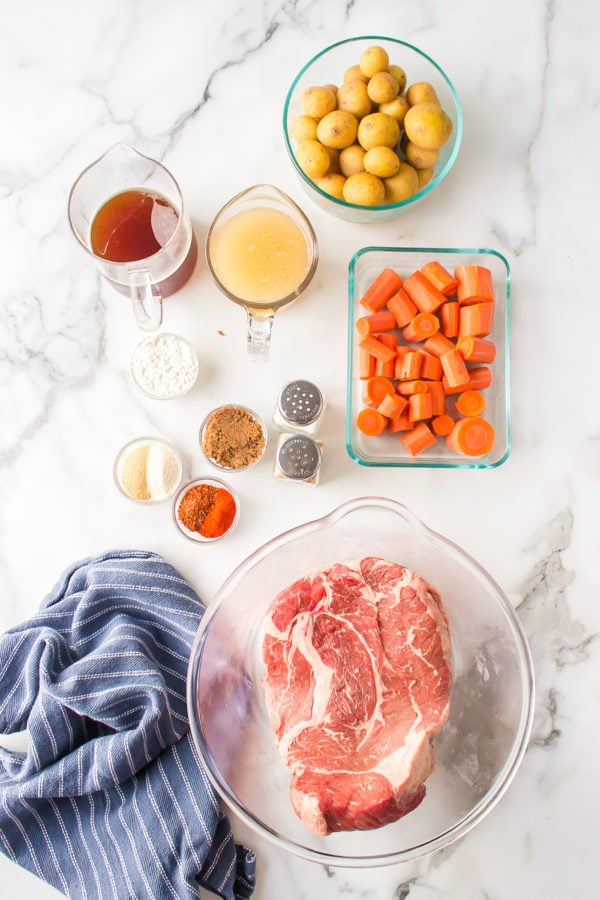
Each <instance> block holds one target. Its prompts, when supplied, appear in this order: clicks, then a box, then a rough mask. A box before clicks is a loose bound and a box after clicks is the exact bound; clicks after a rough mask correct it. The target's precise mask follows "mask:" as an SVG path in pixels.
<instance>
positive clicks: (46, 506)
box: [0, 0, 600, 900]
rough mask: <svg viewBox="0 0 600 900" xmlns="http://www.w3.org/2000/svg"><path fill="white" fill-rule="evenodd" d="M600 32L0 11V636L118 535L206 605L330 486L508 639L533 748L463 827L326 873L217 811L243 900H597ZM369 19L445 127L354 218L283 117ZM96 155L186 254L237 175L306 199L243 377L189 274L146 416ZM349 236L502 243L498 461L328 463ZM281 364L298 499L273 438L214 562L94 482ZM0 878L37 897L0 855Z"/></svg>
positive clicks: (475, 20)
mask: <svg viewBox="0 0 600 900" xmlns="http://www.w3.org/2000/svg"><path fill="white" fill-rule="evenodd" d="M599 27H600V7H599V6H598V4H597V3H594V2H593V0H580V2H579V3H578V4H576V6H575V7H574V6H573V4H569V3H567V2H566V0H552V2H550V0H532V2H530V3H523V2H522V0H505V2H504V3H502V4H492V3H490V2H483V3H481V2H478V0H457V2H455V3H452V4H447V3H443V2H442V0H429V2H426V3H423V2H420V0H405V2H403V3H399V4H395V5H394V4H390V3H389V2H384V0H354V2H351V3H348V2H338V0H328V2H327V3H307V2H302V0H298V2H288V3H280V2H276V0H273V2H271V0H270V2H266V3H265V2H257V0H247V2H245V3H244V4H237V3H234V2H233V0H221V2H219V3H215V2H212V0H210V2H205V3H202V4H200V3H196V2H192V0H176V2H173V3H169V4H166V3H160V2H152V0H147V2H143V3H136V2H132V0H125V2H123V0H106V2H105V3H103V4H95V5H91V4H85V3H80V2H75V0H54V2H53V3H51V4H50V3H48V4H44V3H42V2H41V0H22V2H20V3H18V4H12V3H11V4H9V3H6V2H5V3H3V4H2V31H1V33H0V42H1V45H2V54H1V60H0V109H1V110H2V119H3V122H2V140H1V141H0V234H1V247H2V277H1V279H0V302H1V310H2V311H1V325H0V422H1V423H2V424H1V427H0V491H1V496H2V504H1V512H0V628H7V627H9V626H11V625H13V624H15V623H17V622H19V621H21V620H22V619H23V618H25V617H27V616H29V615H30V614H31V613H33V612H34V610H35V609H36V608H37V606H38V604H39V602H40V600H41V598H42V596H43V595H44V594H45V593H46V591H47V590H49V588H50V586H51V585H52V584H53V583H54V581H55V579H56V578H57V576H58V574H59V573H60V571H61V570H62V569H63V567H65V566H66V565H67V564H69V563H70V562H71V561H73V560H75V559H79V558H81V557H84V556H88V555H91V554H95V553H97V552H101V551H103V550H105V549H108V548H110V547H117V546H118V547H139V548H147V549H151V550H156V551H158V552H160V553H162V554H163V555H164V556H166V557H167V558H168V559H169V560H170V561H171V562H172V563H174V564H175V565H176V566H178V567H179V568H180V570H181V571H182V572H183V573H184V574H185V575H186V576H187V577H189V579H190V580H191V581H192V583H193V584H194V585H195V586H196V588H197V590H198V591H199V592H200V593H201V595H202V596H204V597H205V598H206V600H210V599H211V597H212V596H213V594H214V593H215V591H216V589H217V588H218V586H219V585H220V583H221V582H222V581H223V580H224V578H225V577H226V576H227V575H228V574H229V572H230V571H231V570H232V569H233V568H234V567H235V566H236V565H237V564H238V563H239V562H240V561H241V560H242V559H244V558H245V557H246V556H247V555H248V554H249V553H250V552H252V551H253V550H254V549H255V548H257V547H258V546H259V545H261V544H262V543H263V542H264V541H266V540H268V539H270V538H271V537H273V536H275V535H276V534H278V533H280V532H281V531H283V530H285V529H287V528H289V527H292V526H294V525H296V524H299V523H301V522H303V521H306V520H308V519H312V518H315V517H318V516H321V515H324V514H326V513H328V512H329V511H331V510H332V509H333V508H334V507H335V506H337V505H338V504H339V503H340V502H342V501H344V500H346V499H349V498H351V497H356V496H361V495H368V494H380V495H386V496H389V497H392V498H395V499H398V500H400V501H402V502H404V503H406V504H407V505H408V506H409V507H410V508H411V509H412V510H413V511H414V512H415V513H416V514H417V515H418V516H420V517H421V518H422V519H423V520H424V521H425V522H426V523H427V524H428V525H430V526H431V527H433V528H434V529H436V530H437V531H439V532H441V533H442V534H444V535H445V536H447V537H448V538H450V539H451V540H453V541H455V542H457V543H458V544H460V545H462V546H463V547H464V548H465V549H466V550H467V551H468V552H469V553H470V554H472V556H474V557H475V558H476V559H477V560H478V561H479V562H480V563H481V564H482V565H483V566H484V567H485V568H487V569H488V571H489V572H490V573H491V574H492V576H493V577H494V578H495V579H496V580H497V581H498V582H499V584H500V585H501V586H502V588H503V589H504V591H505V592H506V594H507V595H508V597H509V598H510V600H511V602H512V603H513V604H514V606H515V607H516V608H517V610H518V613H519V616H520V618H521V621H522V623H523V625H524V627H525V630H526V632H527V635H528V637H529V640H530V644H531V650H532V654H533V658H534V665H535V671H536V680H537V703H536V716H535V722H534V728H533V734H532V739H531V743H530V746H529V749H528V751H527V753H526V755H525V758H524V761H523V764H522V766H521V769H520V771H519V773H518V774H517V777H516V779H515V781H514V782H513V784H512V785H511V787H510V790H509V791H508V793H507V794H506V796H505V797H504V798H503V799H502V800H501V802H500V803H499V805H498V806H497V807H496V808H495V809H494V810H493V811H492V812H491V813H490V814H489V816H488V817H487V818H486V819H485V820H484V821H483V822H482V823H481V824H480V825H479V826H477V828H476V829H475V830H474V831H473V832H472V833H470V834H469V835H468V836H467V837H466V838H464V839H463V840H462V841H461V842H459V843H457V844H455V845H453V846H452V847H450V848H449V849H448V850H446V851H444V852H441V853H439V854H437V855H434V856H430V857H427V858H425V859H422V860H420V861H418V862H416V863H414V864H407V865H403V866H393V867H389V868H381V869H372V870H369V871H353V870H352V871H350V870H342V869H330V868H325V867H322V866H320V865H316V864H311V863H307V862H303V861H301V860H299V859H297V858H295V857H292V856H288V855H285V854H283V853H282V852H280V851H279V850H277V849H275V848H273V847H272V846H271V845H270V844H268V843H266V842H265V841H264V840H262V839H260V838H258V837H257V836H255V835H251V834H249V833H248V832H247V830H246V829H245V827H244V826H243V825H242V824H241V823H239V822H237V821H236V820H234V825H235V830H236V834H238V836H239V837H241V838H243V839H245V840H247V841H248V842H249V843H250V844H252V846H254V847H255V848H256V850H257V853H258V885H257V889H256V893H255V896H256V897H257V900H279V898H283V897H285V898H288V900H306V898H312V897H315V896H319V897H321V898H323V900H337V898H342V897H343V898H351V900H359V898H362V900H406V898H409V900H433V898H442V897H443V898H450V900H479V898H484V897H485V898H493V900H531V898H538V897H540V898H541V897H544V898H545V900H559V898H562V897H564V896H566V895H568V896H570V897H577V898H589V897H592V896H596V895H597V890H598V879H599V877H600V862H599V857H598V852H597V846H596V844H597V840H596V838H597V833H598V829H597V808H598V774H597V747H598V739H599V738H600V726H599V717H598V708H599V707H598V701H599V689H598V684H599V683H600V678H599V675H600V649H599V648H600V642H599V641H598V640H597V637H598V633H599V629H600V604H599V603H598V593H599V591H598V587H599V579H598V575H597V572H596V569H595V563H596V561H597V555H598V538H597V535H598V529H597V509H598V504H599V502H600V491H599V476H600V437H599V436H600V405H599V404H598V403H597V402H596V401H595V400H594V397H595V394H594V390H595V389H596V387H597V385H598V380H599V379H598V376H599V363H598V359H599V356H598V352H597V334H598V331H599V330H600V312H599V306H598V299H597V297H596V290H595V286H596V282H597V278H596V273H597V247H596V237H597V199H598V196H599V188H600V184H599V180H600V179H599V175H598V158H597V150H598V146H599V143H598V139H599V137H600V120H599V119H598V114H597V105H598V96H599V91H600V82H599V77H598V67H597V63H596V57H597V35H598V29H599ZM377 33H383V34H389V35H390V36H396V37H398V38H401V39H404V40H407V41H409V42H412V43H414V44H416V45H418V46H420V47H421V48H422V49H424V50H425V51H426V52H428V53H429V54H431V55H432V56H433V57H434V58H435V59H437V60H438V61H439V62H440V64H441V65H442V66H443V67H444V68H445V69H446V71H447V72H448V73H449V75H450V77H451V78H452V80H453V81H454V84H455V86H456V88H457V90H458V93H459V95H460V97H461V100H462V104H463V111H464V123H465V131H464V140H463V145H462V149H461V152H460V155H459V158H458V161H457V163H456V165H455V168H454V170H453V171H452V173H451V175H450V176H449V177H448V178H447V179H446V181H445V182H444V183H443V185H442V186H441V187H440V188H439V189H438V191H437V192H436V194H435V195H434V196H433V197H431V198H429V199H428V200H427V201H426V202H425V203H423V204H422V205H421V206H419V207H418V208H417V209H415V210H414V211H412V212H408V213H406V214H405V215H404V216H402V217H401V218H399V219H397V220H396V221H394V222H391V223H388V224H385V225H378V226H371V227H369V228H365V227H361V226H358V225H352V224H346V223H343V222H340V221H338V220H335V219H332V218H330V217H328V216H327V215H326V214H325V213H323V212H321V211H320V210H319V209H317V208H316V207H315V206H314V205H313V204H312V202H311V201H310V200H309V199H308V198H307V197H305V196H304V194H303V193H302V190H301V188H300V185H299V183H298V182H297V180H296V178H295V175H294V173H293V171H292V168H291V166H290V164H289V161H288V159H287V158H286V152H285V149H284V146H283V143H282V138H281V111H282V104H283V99H284V95H285V91H286V88H287V86H288V84H289V82H290V81H291V79H292V78H293V76H294V75H295V73H296V72H297V71H298V69H299V68H300V67H301V65H302V64H303V63H304V62H305V61H306V60H307V59H308V58H310V57H311V56H312V55H314V53H316V52H317V51H318V50H320V49H321V48H322V47H324V46H325V45H327V44H329V43H332V42H334V41H335V40H337V39H339V38H342V37H349V36H353V35H358V34H377ZM116 141H124V142H126V143H129V144H131V145H133V146H135V147H136V148H137V149H139V150H140V151H142V152H145V153H147V154H149V155H151V156H153V157H155V158H157V159H160V160H162V161H163V162H164V163H165V164H166V165H167V166H168V167H169V169H170V170H171V171H172V172H173V173H174V174H175V175H176V177H177V178H178V180H179V182H180V185H181V187H182V191H183V194H184V197H185V200H186V203H187V208H188V210H189V212H190V214H191V216H192V219H193V222H194V228H195V230H196V234H197V236H198V239H199V241H200V243H201V245H202V244H203V242H204V237H205V234H206V231H207V229H208V227H209V225H210V222H211V220H212V218H213V216H214V215H215V213H216V212H217V210H218V209H219V208H220V206H221V205H222V204H223V203H224V202H225V201H226V200H228V199H229V198H230V197H231V196H233V194H235V193H236V192H237V191H238V190H241V189H243V188H245V187H247V186H249V185H250V184H252V183H256V182H261V181H270V182H272V183H273V184H276V185H278V186H279V187H280V188H282V189H283V190H285V191H287V192H288V193H289V194H290V195H291V196H292V197H293V198H294V199H295V200H296V201H297V202H298V203H300V204H301V205H302V206H303V208H304V209H305V211H306V212H307V213H308V215H309V216H310V218H311V220H312V222H313V225H314V227H315V230H316V232H317V236H318V240H319V245H320V253H321V259H320V265H319V269H318V273H317V276H316V278H315V281H314V282H313V285H312V286H311V288H310V289H309V291H308V292H307V293H306V295H305V296H303V297H302V299H301V300H299V301H298V303H297V304H295V305H294V306H292V307H290V308H289V309H287V310H284V311H283V312H282V313H281V314H280V315H279V316H278V318H277V320H276V324H275V329H274V334H273V346H272V351H271V359H270V362H269V363H268V364H267V365H266V366H262V367H261V366H257V365H253V364H252V363H251V362H250V361H249V359H248V358H247V356H246V354H245V348H244V340H245V337H244V330H245V323H244V318H243V314H242V312H241V310H240V309H239V308H237V307H235V306H234V305H233V304H230V303H229V302H228V301H227V300H226V299H225V298H224V297H223V296H222V295H221V294H220V293H219V292H218V291H217V289H216V288H215V287H214V285H213V283H212V281H211V279H210V276H209V273H208V272H207V270H206V266H205V263H204V262H203V260H201V261H200V262H199V264H198V266H197V268H196V271H195V273H194V276H193V278H192V280H191V281H190V282H189V283H188V285H187V286H186V287H185V288H184V289H183V290H182V291H181V292H180V293H179V294H178V295H176V296H175V297H173V298H171V299H169V300H168V301H167V303H168V306H167V309H166V318H165V326H166V327H167V328H168V329H169V330H172V331H176V332H178V333H183V334H185V335H186V336H187V337H188V338H189V339H190V340H191V341H192V343H193V344H194V345H195V346H196V347H197V349H198V350H199V352H200V355H201V370H200V378H199V381H198V383H197V386H196V387H195V389H194V390H193V391H192V392H191V393H190V394H189V395H188V396H186V397H185V398H183V399H181V400H177V401H173V402H168V403H157V402H153V401H151V400H146V399H144V398H142V397H141V396H140V394H139V393H138V392H137V391H136V390H135V388H134V386H133V385H132V383H131V379H130V375H129V360H130V356H131V352H132V349H133V347H134V346H135V345H136V343H137V342H138V340H139V339H140V337H141V334H140V332H139V331H138V329H137V327H136V325H135V322H134V319H133V316H132V313H131V310H130V308H128V303H127V301H126V300H124V299H123V298H121V297H119V296H118V295H116V294H115V293H114V292H113V291H112V290H111V289H110V288H109V287H108V286H107V285H105V284H103V283H102V282H101V281H100V280H99V278H98V277H97V275H96V273H95V271H94V268H93V266H92V265H90V260H89V259H88V258H86V257H85V255H84V254H83V253H82V251H81V249H80V248H79V247H78V246H77V245H76V244H75V242H74V240H73V238H72V235H71V234H70V232H69V228H68V224H67V217H66V203H67V196H68V192H69V189H70V186H71V184H72V182H73V181H74V179H75V177H76V176H77V175H78V173H79V172H80V170H81V169H82V168H83V167H84V166H85V165H87V164H88V163H89V162H91V161H92V160H93V159H95V158H96V157H97V156H99V155H100V154H101V153H102V152H103V151H104V150H106V149H107V148H108V147H109V146H111V145H112V144H113V143H115V142H116ZM367 244H384V245H385V244H389V245H401V246H402V245H408V246H410V245H412V246H418V245H430V246H431V245H433V246H435V245H439V246H480V247H493V248H496V249H497V250H499V251H501V252H502V253H503V254H504V255H505V256H506V257H507V258H508V259H509V262H510V265H511V267H512V286H513V287H512V341H511V361H512V389H511V400H512V402H511V407H512V433H513V446H512V453H511V455H510V457H509V459H508V461H507V462H506V463H505V464H504V465H502V466H500V467H499V468H497V469H494V470H489V471H468V470H467V471H462V470H461V471H444V470H426V469H422V470H417V471H408V470H403V469H398V470H368V469H365V468H361V467H358V466H357V465H356V464H355V463H354V462H353V461H352V460H351V459H350V458H349V457H348V455H347V453H346V450H345V446H344V416H345V380H346V374H345V373H346V274H347V265H348V261H349V259H350V257H351V256H352V254H353V253H354V252H355V251H356V250H357V249H359V248H360V247H362V246H365V245H367ZM299 374H300V375H302V376H306V377H311V378H312V379H313V380H315V381H316V382H317V383H318V384H319V385H320V386H321V387H322V389H323V390H324V392H325V393H326V395H327V399H328V410H327V415H326V418H325V421H324V424H323V429H322V432H321V436H322V438H323V440H324V442H325V458H324V464H323V470H322V480H321V483H320V485H319V486H318V487H317V488H305V487H298V486H295V485H289V484H282V483H281V482H280V481H276V480H275V479H274V478H273V477H272V474H271V465H272V458H273V457H272V450H273V446H274V439H273V441H272V442H271V445H270V450H269V452H268V453H267V457H266V458H265V460H264V461H263V462H262V463H261V464H260V465H258V466H257V467H255V468H253V469H251V470H250V471H248V472H246V473H240V474H239V475H237V476H236V477H235V484H236V487H237V489H238V490H239V494H240V497H241V502H242V506H243V514H242V518H241V521H240V524H239V527H238V529H237V531H236V533H235V534H234V535H232V536H231V538H230V539H228V540H226V541H224V542H221V543H219V544H217V545H215V546H213V547H208V548H206V547H197V546H195V545H193V544H190V543H189V542H187V541H185V540H184V539H183V538H182V537H181V536H180V535H179V534H178V533H177V532H176V531H175V528H174V526H173V524H172V521H171V513H170V508H169V506H168V505H163V506H161V505H157V506H154V507H152V508H143V507H140V506H136V505H134V504H131V503H129V502H128V501H127V500H125V499H124V498H123V497H122V496H120V494H119V493H118V492H117V490H116V489H115V487H114V484H113V480H112V479H113V476H112V465H113V460H114V457H115V454H116V452H117V450H118V449H119V447H120V446H121V445H122V444H123V443H125V442H126V441H127V440H129V439H130V438H133V437H135V436H137V435H141V434H162V435H164V436H166V437H168V438H170V439H171V440H172V441H173V442H175V443H176V445H177V446H178V447H179V448H180V450H181V452H182V454H183V456H184V460H185V464H186V467H187V470H188V472H189V473H190V474H194V475H197V474H203V473H206V472H207V468H206V464H205V463H203V461H202V459H201V457H200V454H199V451H198V445H197V430H198V426H199V423H200V421H201V419H202V417H203V415H204V414H205V413H206V411H208V410H209V409H210V408H212V406H214V405H215V404H217V403H219V402H222V401H235V402H241V403H247V404H248V405H250V406H252V407H253V408H255V409H256V410H257V411H258V412H260V413H261V414H262V415H264V417H265V418H267V419H270V416H271V412H272V408H273V404H274V401H275V397H276V393H277V390H278V387H279V386H280V385H281V384H282V383H284V381H285V380H286V379H288V378H289V377H295V376H297V375H299ZM0 892H1V894H2V896H3V897H6V898H12V897H16V896H19V897H21V898H34V897H35V898H37V900H42V898H46V897H48V898H51V897H52V896H56V895H55V892H54V891H53V890H51V889H49V888H47V887H46V886H44V885H42V884H40V883H39V882H38V881H37V880H36V879H35V878H34V877H33V876H31V875H29V874H28V873H26V872H24V871H21V870H20V869H18V868H17V867H16V866H15V865H13V864H12V863H10V862H9V861H8V860H7V859H6V858H4V857H0Z"/></svg>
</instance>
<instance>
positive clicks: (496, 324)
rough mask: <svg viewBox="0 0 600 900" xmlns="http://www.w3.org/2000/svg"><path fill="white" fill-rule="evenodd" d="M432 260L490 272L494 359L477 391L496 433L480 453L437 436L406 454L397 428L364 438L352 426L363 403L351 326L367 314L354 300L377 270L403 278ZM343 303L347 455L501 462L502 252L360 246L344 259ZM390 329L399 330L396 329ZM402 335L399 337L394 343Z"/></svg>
mask: <svg viewBox="0 0 600 900" xmlns="http://www.w3.org/2000/svg"><path fill="white" fill-rule="evenodd" d="M432 260H437V261H439V262H440V263H441V264H442V265H443V266H444V267H445V268H446V269H448V270H449V271H450V272H452V271H453V270H454V268H455V267H456V266H459V265H479V266H485V267H486V268H488V269H489V270H490V271H491V273H492V281H493V286H494V297H495V303H496V306H495V314H494V321H493V326H492V331H491V333H490V334H489V335H488V336H487V337H488V339H489V340H491V341H493V342H494V343H495V345H496V358H495V360H494V362H493V363H490V368H491V370H492V382H491V384H490V386H489V387H488V388H486V389H485V390H484V391H483V393H484V396H485V398H486V401H487V406H486V410H485V412H484V413H483V416H484V418H486V419H487V420H488V421H489V422H490V423H491V424H492V425H493V427H494V429H495V432H496V435H495V442H494V446H493V447H492V449H491V450H490V451H489V452H488V453H486V454H484V455H483V456H465V455H463V454H458V453H456V452H454V451H453V450H451V449H450V448H449V447H448V445H447V443H446V440H445V438H443V437H438V438H437V440H436V441H435V444H433V445H432V446H431V447H429V448H427V449H426V450H424V451H423V452H422V453H419V454H418V455H417V456H411V454H410V453H409V451H408V449H407V448H406V447H405V446H404V444H403V443H402V441H401V440H400V437H401V433H398V432H397V433H394V434H392V433H390V432H389V431H386V432H384V434H382V435H379V436H377V437H368V436H366V435H364V434H363V433H362V432H361V431H360V430H359V429H358V428H357V425H356V417H357V415H358V412H359V411H360V409H361V408H362V407H363V406H364V403H363V401H362V394H363V384H364V382H363V381H362V380H361V379H359V377H358V344H359V341H360V337H359V336H358V334H357V332H356V327H355V326H356V320H357V319H358V318H360V317H361V316H364V315H366V314H368V310H366V309H365V308H364V307H363V306H361V304H360V300H361V297H362V296H363V295H364V293H365V291H366V289H367V288H368V287H369V285H370V284H372V282H373V281H374V280H375V278H376V277H377V276H378V275H379V273H380V272H381V271H382V270H383V269H385V268H391V269H394V270H395V271H396V272H398V274H399V275H400V276H401V277H402V279H406V278H408V276H409V275H410V274H411V273H412V272H414V271H415V270H416V269H419V268H421V266H423V265H425V263H427V262H430V261H432ZM348 302H349V307H348V383H347V401H346V448H347V451H348V453H349V455H350V457H351V458H352V459H354V460H355V461H356V462H357V463H358V464H359V465H363V466H398V467H400V466H407V467H415V468H416V467H424V468H427V467H430V468H468V469H489V468H494V467H496V466H499V465H501V464H502V463H503V462H505V460H506V459H507V458H508V456H509V453H510V371H509V370H510V366H509V362H510V354H509V349H510V326H509V313H510V267H509V264H508V262H507V260H506V259H505V258H504V256H502V254H501V253H498V252H497V251H496V250H491V249H485V248H484V249H480V248H454V247H364V248H362V249H360V250H359V251H357V253H355V254H354V256H353V257H352V259H351V260H350V264H349V282H348ZM396 333H398V334H400V332H399V330H398V331H397V332H396ZM402 340H403V339H402V337H401V336H400V342H402ZM417 346H418V345H417ZM451 397H452V395H450V397H448V398H447V402H446V406H447V408H448V407H450V408H451V405H452V400H451ZM456 415H457V414H456V413H455V417H456Z"/></svg>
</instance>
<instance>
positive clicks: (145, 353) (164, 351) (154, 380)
mask: <svg viewBox="0 0 600 900" xmlns="http://www.w3.org/2000/svg"><path fill="white" fill-rule="evenodd" d="M131 369H132V373H133V377H134V379H135V381H136V383H137V385H138V387H139V388H140V389H141V390H142V391H144V393H146V394H149V395H150V396H151V397H154V398H156V399H157V400H169V399H171V398H173V397H178V396H180V395H181V394H184V393H185V392H186V391H188V390H189V389H190V388H191V386H192V385H193V383H194V382H195V380H196V377H197V375H198V358H197V356H196V354H195V353H194V351H193V349H192V347H191V346H190V345H189V344H188V342H187V341H186V340H184V339H183V338H180V337H178V336H177V335H176V334H157V335H153V336H152V337H149V338H146V340H145V341H142V343H141V344H139V345H138V346H137V347H136V349H135V351H134V354H133V359H132V361H131Z"/></svg>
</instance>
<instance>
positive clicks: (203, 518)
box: [173, 478, 240, 544]
mask: <svg viewBox="0 0 600 900" xmlns="http://www.w3.org/2000/svg"><path fill="white" fill-rule="evenodd" d="M239 517H240V501H239V498H238V496H237V494H236V493H235V492H234V491H233V490H232V488H231V487H230V486H229V485H228V484H227V483H226V482H225V481H221V479H220V478H195V479H194V480H193V481H188V482H187V483H186V484H184V485H182V486H181V487H180V489H179V491H178V492H177V494H176V495H175V498H174V500H173V521H174V522H175V525H176V526H177V528H178V529H179V531H180V532H181V533H182V534H183V535H184V537H186V538H188V539H189V540H190V541H194V542H195V543H197V544H214V543H215V541H220V540H221V539H222V538H224V537H226V536H227V535H228V534H231V532H232V531H233V529H234V528H235V526H236V525H237V523H238V519H239ZM186 522H188V523H189V525H190V526H193V527H188V525H187V524H186Z"/></svg>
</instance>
